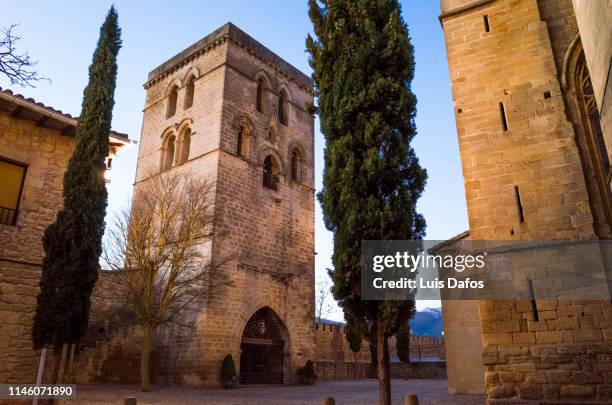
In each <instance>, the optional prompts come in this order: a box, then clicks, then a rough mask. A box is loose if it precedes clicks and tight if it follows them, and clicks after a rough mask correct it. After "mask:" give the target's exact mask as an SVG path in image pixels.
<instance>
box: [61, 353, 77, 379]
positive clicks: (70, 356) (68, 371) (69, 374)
mask: <svg viewBox="0 0 612 405" xmlns="http://www.w3.org/2000/svg"><path fill="white" fill-rule="evenodd" d="M68 348H69V352H68V353H67V355H66V356H67V358H66V361H65V364H64V383H65V384H72V383H74V374H73V372H74V351H75V350H76V343H71V344H70V346H68Z"/></svg>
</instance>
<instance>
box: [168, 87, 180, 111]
mask: <svg viewBox="0 0 612 405" xmlns="http://www.w3.org/2000/svg"><path fill="white" fill-rule="evenodd" d="M177 100H178V88H177V87H176V86H174V87H172V90H170V93H168V106H167V109H166V118H170V117H173V116H174V114H176V102H177Z"/></svg>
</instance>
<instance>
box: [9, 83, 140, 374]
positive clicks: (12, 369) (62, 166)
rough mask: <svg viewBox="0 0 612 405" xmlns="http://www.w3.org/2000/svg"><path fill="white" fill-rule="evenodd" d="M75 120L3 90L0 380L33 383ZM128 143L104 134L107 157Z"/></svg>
mask: <svg viewBox="0 0 612 405" xmlns="http://www.w3.org/2000/svg"><path fill="white" fill-rule="evenodd" d="M75 128H76V119H75V118H73V117H72V116H70V115H69V114H65V113H62V112H61V111H58V110H55V109H53V108H51V107H49V106H45V105H44V104H42V103H39V102H36V101H34V100H33V99H31V98H27V99H26V98H24V97H23V96H22V95H20V94H13V93H12V92H11V91H10V90H8V89H5V90H2V89H0V383H33V382H34V380H35V377H36V368H37V366H38V353H37V352H35V351H34V350H32V341H31V337H30V336H31V330H32V318H33V316H34V311H35V308H36V296H37V295H38V282H39V279H40V275H41V266H42V259H43V256H44V251H43V247H42V240H41V239H42V235H43V232H44V231H45V229H46V228H47V226H48V225H50V224H51V223H52V222H53V221H54V220H55V217H56V214H57V212H58V211H59V210H60V209H61V207H62V203H63V201H62V187H63V185H62V184H63V183H62V181H63V177H64V172H65V171H66V168H67V166H68V160H69V158H70V156H71V155H72V152H73V150H74V146H75V140H74V135H75ZM131 143H133V142H132V141H130V140H129V139H128V137H127V136H126V135H124V134H121V133H118V132H114V131H113V132H111V134H110V135H109V146H110V155H109V159H108V162H109V163H107V165H108V166H110V159H111V158H112V157H113V156H114V155H115V154H116V153H117V152H118V151H120V150H121V149H124V148H127V147H128V146H129V145H130V144H131Z"/></svg>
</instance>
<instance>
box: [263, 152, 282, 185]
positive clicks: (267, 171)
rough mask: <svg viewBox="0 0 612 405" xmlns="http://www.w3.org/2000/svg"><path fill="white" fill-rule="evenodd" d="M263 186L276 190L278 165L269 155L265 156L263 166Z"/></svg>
mask: <svg viewBox="0 0 612 405" xmlns="http://www.w3.org/2000/svg"><path fill="white" fill-rule="evenodd" d="M263 186H264V187H267V188H270V189H272V190H278V165H277V164H276V162H275V161H274V158H273V157H272V156H271V155H268V156H266V158H265V159H264V164H263Z"/></svg>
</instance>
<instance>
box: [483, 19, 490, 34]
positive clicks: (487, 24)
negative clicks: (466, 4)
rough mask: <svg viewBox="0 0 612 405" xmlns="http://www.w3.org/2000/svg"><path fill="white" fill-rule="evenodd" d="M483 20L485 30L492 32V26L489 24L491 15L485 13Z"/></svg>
mask: <svg viewBox="0 0 612 405" xmlns="http://www.w3.org/2000/svg"><path fill="white" fill-rule="evenodd" d="M482 21H483V22H484V30H485V32H490V31H491V27H490V26H489V16H488V15H483V16H482Z"/></svg>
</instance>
